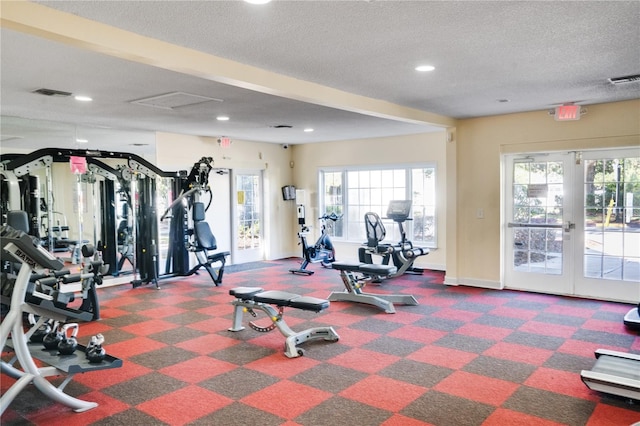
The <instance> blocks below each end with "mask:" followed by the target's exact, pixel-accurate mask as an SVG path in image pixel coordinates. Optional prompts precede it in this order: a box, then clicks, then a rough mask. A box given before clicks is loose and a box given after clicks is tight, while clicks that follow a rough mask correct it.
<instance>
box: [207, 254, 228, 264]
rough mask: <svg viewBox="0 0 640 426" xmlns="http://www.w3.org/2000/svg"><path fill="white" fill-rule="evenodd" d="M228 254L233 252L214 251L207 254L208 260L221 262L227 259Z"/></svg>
mask: <svg viewBox="0 0 640 426" xmlns="http://www.w3.org/2000/svg"><path fill="white" fill-rule="evenodd" d="M227 256H231V253H230V252H228V251H222V252H220V253H213V254H210V255H209V256H207V260H208V261H210V262H219V261H223V260H225V258H226V257H227Z"/></svg>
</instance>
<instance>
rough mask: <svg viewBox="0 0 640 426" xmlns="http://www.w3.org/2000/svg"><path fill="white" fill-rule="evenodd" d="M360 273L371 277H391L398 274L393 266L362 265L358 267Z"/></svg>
mask: <svg viewBox="0 0 640 426" xmlns="http://www.w3.org/2000/svg"><path fill="white" fill-rule="evenodd" d="M360 272H364V273H366V274H371V275H392V274H395V273H396V272H398V268H396V267H395V266H393V265H380V264H378V263H374V264H370V263H363V264H362V265H360Z"/></svg>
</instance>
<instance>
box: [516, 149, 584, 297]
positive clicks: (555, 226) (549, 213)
mask: <svg viewBox="0 0 640 426" xmlns="http://www.w3.org/2000/svg"><path fill="white" fill-rule="evenodd" d="M568 162H569V161H568V156H566V155H559V154H556V155H551V154H549V155H530V156H527V157H520V158H519V157H507V161H506V162H505V164H506V174H505V176H506V177H507V179H506V188H505V189H506V195H507V197H506V200H508V201H507V203H506V206H505V207H506V211H505V217H506V221H507V227H506V232H505V233H504V235H505V238H506V240H505V256H506V257H505V261H504V264H505V266H506V268H505V274H504V278H505V286H506V287H508V288H514V289H522V290H529V291H536V292H544V293H554V294H571V293H572V284H571V283H572V279H573V269H572V268H573V262H572V260H573V245H572V241H571V237H572V234H573V233H574V232H575V230H574V224H573V220H574V219H573V215H572V211H571V206H572V203H571V200H570V199H568V197H567V195H568V194H570V193H571V191H569V190H568V189H569V188H568V185H569V182H570V181H571V178H570V173H571V171H572V169H571V167H569V165H568Z"/></svg>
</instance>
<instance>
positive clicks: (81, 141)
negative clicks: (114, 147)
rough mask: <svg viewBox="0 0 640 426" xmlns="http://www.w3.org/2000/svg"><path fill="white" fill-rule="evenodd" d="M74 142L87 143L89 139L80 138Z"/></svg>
mask: <svg viewBox="0 0 640 426" xmlns="http://www.w3.org/2000/svg"><path fill="white" fill-rule="evenodd" d="M76 142H78V143H89V139H80V138H78V139H76Z"/></svg>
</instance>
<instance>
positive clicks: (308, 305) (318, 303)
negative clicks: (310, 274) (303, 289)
mask: <svg viewBox="0 0 640 426" xmlns="http://www.w3.org/2000/svg"><path fill="white" fill-rule="evenodd" d="M289 306H291V307H292V308H297V309H302V310H304V311H313V312H320V311H322V310H324V309H327V308H328V307H329V301H328V300H325V299H318V298H317V297H311V296H300V297H298V298H297V299H293V300H290V301H289Z"/></svg>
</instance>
